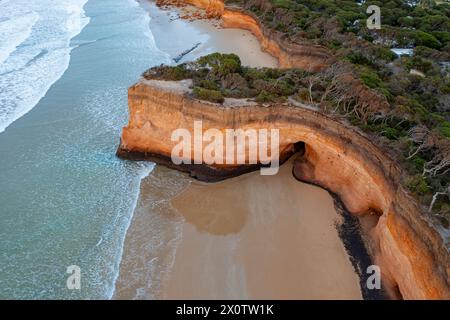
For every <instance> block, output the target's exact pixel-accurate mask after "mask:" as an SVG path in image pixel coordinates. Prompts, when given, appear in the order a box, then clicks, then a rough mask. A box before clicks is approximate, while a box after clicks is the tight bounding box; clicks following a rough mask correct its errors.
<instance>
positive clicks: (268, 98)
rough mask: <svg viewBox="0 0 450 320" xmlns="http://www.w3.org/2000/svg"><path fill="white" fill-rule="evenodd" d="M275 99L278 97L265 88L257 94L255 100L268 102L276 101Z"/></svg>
mask: <svg viewBox="0 0 450 320" xmlns="http://www.w3.org/2000/svg"><path fill="white" fill-rule="evenodd" d="M275 99H276V97H275V96H274V95H273V94H271V93H269V92H267V91H265V90H263V91H261V92H260V93H259V94H258V95H257V96H256V98H255V101H256V102H258V103H268V102H274V101H275Z"/></svg>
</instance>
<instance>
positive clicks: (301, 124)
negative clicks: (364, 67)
mask: <svg viewBox="0 0 450 320" xmlns="http://www.w3.org/2000/svg"><path fill="white" fill-rule="evenodd" d="M189 86H190V82H189V80H184V81H181V82H168V81H167V82H166V81H157V80H151V81H148V80H142V81H141V82H139V83H137V84H136V85H134V86H132V87H131V88H130V89H129V108H130V122H129V124H128V126H127V127H125V128H124V129H123V133H122V139H121V145H120V147H119V150H118V155H119V156H121V157H123V158H129V159H139V160H152V161H156V162H158V163H162V164H165V165H169V166H171V167H175V168H177V169H180V170H183V171H188V172H190V173H191V174H193V175H195V176H197V177H198V178H201V179H204V180H208V179H210V180H219V179H223V178H227V177H230V176H234V175H238V174H241V173H244V172H247V171H250V170H254V169H256V168H257V167H258V166H226V165H205V164H202V165H181V166H175V165H174V164H173V163H172V162H171V160H170V156H171V151H172V148H173V147H174V146H175V144H176V142H173V141H171V135H172V132H173V130H175V129H179V128H186V129H188V130H190V131H191V132H192V130H193V124H194V121H196V120H202V125H203V128H202V130H203V131H206V130H208V129H210V128H217V129H219V130H224V129H237V128H240V129H244V130H246V129H272V128H273V129H279V132H280V150H281V153H282V156H284V157H287V156H289V155H290V154H292V152H293V151H294V149H295V146H297V145H299V144H298V143H301V142H304V145H305V148H304V152H303V154H302V155H301V156H300V157H299V158H298V159H296V161H295V162H294V167H293V174H294V175H295V177H297V178H298V179H300V180H302V181H305V182H309V183H313V184H316V185H319V186H322V187H323V188H326V189H327V190H329V191H331V192H333V193H335V194H336V195H338V196H339V198H340V199H341V200H342V202H343V203H344V205H345V206H346V208H347V209H348V211H350V212H351V213H353V214H355V215H358V216H360V217H364V216H366V215H369V214H370V215H376V216H378V220H377V223H376V224H375V225H373V226H371V227H370V228H369V229H368V230H367V234H368V235H369V238H370V241H369V243H370V251H371V252H372V255H373V257H374V259H375V262H376V263H377V264H378V265H379V266H380V267H381V271H382V279H383V282H384V285H385V286H386V288H387V289H388V291H389V292H390V293H391V295H392V296H398V297H400V296H401V297H403V298H406V299H448V298H450V291H449V281H450V259H449V255H448V252H447V249H446V248H445V246H444V245H443V241H442V239H441V237H440V235H439V234H438V233H437V232H436V231H435V230H434V229H433V228H432V227H431V226H430V224H429V221H428V220H427V219H426V218H425V216H424V215H422V213H421V210H420V208H419V207H418V206H417V205H416V203H415V201H414V200H413V199H411V198H410V197H409V196H408V194H407V193H406V192H405V191H404V190H403V189H402V187H401V186H400V184H399V181H400V180H401V174H402V172H401V170H400V169H399V167H398V166H397V165H396V163H395V162H394V161H393V160H392V159H390V158H389V156H387V153H386V152H384V151H383V150H381V149H379V148H378V147H377V146H376V145H374V144H373V143H372V142H371V141H370V139H368V138H367V137H365V136H364V135H363V134H362V133H360V132H359V131H357V130H356V129H354V128H352V127H349V126H347V125H346V124H345V123H341V122H339V121H337V120H334V119H331V118H329V117H327V116H326V115H324V114H321V113H319V112H316V111H314V110H309V109H306V108H300V107H291V106H287V105H272V106H270V107H267V106H260V105H257V104H255V103H251V102H247V101H244V100H236V99H226V100H225V102H224V104H222V105H221V104H213V103H209V102H204V101H199V100H195V99H192V98H191V97H190V95H189V91H190V89H189ZM247 149H248V146H247Z"/></svg>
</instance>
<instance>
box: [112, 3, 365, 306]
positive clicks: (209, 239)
mask: <svg viewBox="0 0 450 320" xmlns="http://www.w3.org/2000/svg"><path fill="white" fill-rule="evenodd" d="M139 3H140V4H141V5H143V1H139ZM144 7H146V9H148V10H151V11H153V12H151V11H150V13H149V14H150V16H151V20H150V27H151V31H152V32H153V34H154V38H155V42H156V43H157V46H158V48H159V49H160V50H162V51H164V52H167V51H165V49H166V50H167V49H168V48H169V43H168V42H167V43H161V42H159V39H161V36H162V35H164V34H163V33H158V31H157V30H158V27H159V28H160V29H159V30H162V29H164V30H167V27H165V28H164V27H161V25H162V26H164V25H165V24H167V23H170V24H173V23H175V24H177V25H179V24H180V23H181V24H184V25H187V26H190V28H200V30H202V31H200V32H197V33H196V34H197V36H199V37H203V38H202V39H206V40H203V42H202V44H201V45H200V46H199V48H198V50H197V49H196V50H193V51H192V52H191V53H190V54H188V55H186V57H184V58H186V60H192V59H195V58H196V57H198V56H201V55H204V54H207V53H209V52H204V51H203V50H208V47H209V48H211V45H208V43H210V41H211V40H210V39H211V38H214V35H215V34H213V35H210V36H209V38H206V37H205V35H204V33H202V32H211V30H209V29H211V28H212V29H214V28H216V27H214V25H213V24H212V23H210V22H209V21H206V20H201V21H192V22H191V21H189V22H186V21H184V20H181V21H179V20H174V21H171V22H170V15H171V13H170V12H172V11H173V10H172V9H171V10H170V12H168V11H167V10H161V9H159V8H157V7H156V5H154V3H147V2H146V4H144ZM174 10H177V9H176V8H175V9H174ZM152 13H153V15H152ZM199 22H200V23H199ZM205 25H209V27H207V28H206V29H201V28H205ZM178 27H179V26H178ZM153 28H155V29H153ZM216 30H219V31H217V32H215V33H216V34H218V33H219V32H227V33H229V32H230V31H231V34H233V33H235V32H236V30H233V29H216ZM197 31H198V30H197ZM247 32H248V31H242V30H239V31H238V33H242V34H244V35H245V34H246V33H247ZM184 35H185V34H184ZM184 35H183V36H184ZM248 35H249V36H250V37H253V38H254V40H255V42H256V44H257V49H258V50H259V52H260V54H262V55H268V54H266V53H263V52H262V51H261V48H260V45H259V42H258V41H257V40H256V38H255V37H254V36H253V35H251V34H250V33H249V32H248ZM178 36H179V37H183V36H182V35H178ZM224 37H225V38H227V37H228V39H229V37H230V35H227V36H224ZM165 38H166V39H167V31H166V37H165ZM244 38H245V36H244ZM235 40H236V39H235V38H233V42H234V43H233V44H234V45H236V41H235ZM174 42H176V41H174ZM223 43H228V44H230V41H229V40H228V41H223ZM246 43H247V44H248V41H246ZM250 43H251V42H250ZM239 48H240V49H242V53H241V54H240V56H241V59H242V61H243V63H244V64H245V61H246V59H245V57H246V55H244V54H243V53H245V52H247V50H246V47H244V46H240V47H239ZM169 49H170V48H169ZM180 49H182V50H180ZM180 49H177V48H175V47H172V48H171V50H172V51H171V52H167V53H169V54H170V56H171V58H174V57H175V56H176V55H177V54H179V52H181V51H183V50H185V49H186V48H184V47H183V48H180ZM233 49H234V48H233ZM177 51H178V52H177ZM214 51H217V50H214ZM214 51H213V52H214ZM231 51H234V50H230V52H231ZM247 56H248V54H247ZM184 58H183V60H182V61H180V62H184ZM251 58H252V59H248V60H251V62H252V63H254V62H255V60H257V59H255V57H254V56H252V57H251ZM271 58H272V63H273V61H276V60H275V58H273V57H271ZM268 61H270V59H266V60H265V61H264V63H261V64H262V65H267V63H268ZM254 66H255V65H254ZM270 66H276V64H275V65H274V64H272V65H270ZM282 168H284V169H283V170H284V171H286V170H288V166H287V165H285V166H282ZM288 171H289V170H288ZM164 175H168V176H169V177H171V179H170V178H168V177H164ZM288 176H290V178H287V177H285V178H286V179H292V180H294V182H295V184H297V185H298V186H297V187H294V188H292V190H295V189H296V188H306V189H307V188H317V190H316V191H317V193H318V194H322V196H323V195H324V194H325V195H326V197H328V198H329V199H330V203H331V204H332V205H331V209H328V210H331V212H330V213H329V214H332V216H333V217H334V218H336V219H340V218H339V215H338V214H337V212H336V209H335V207H334V201H333V198H332V197H331V195H330V194H329V193H328V192H327V191H325V190H322V189H320V188H318V187H315V186H314V187H313V186H308V185H307V184H304V183H300V182H298V181H296V180H295V178H294V177H293V176H292V174H290V173H289V174H288ZM259 177H260V176H258V175H257V173H250V174H246V175H244V176H241V177H238V178H234V179H230V180H227V181H223V182H221V183H215V184H209V185H207V186H208V187H206V189H204V190H200V191H198V190H197V191H196V190H195V189H196V188H200V189H202V185H201V183H200V182H198V181H195V180H193V179H191V178H188V177H187V176H186V175H184V174H181V173H179V172H176V171H172V170H169V169H166V168H162V167H160V166H157V167H155V170H154V171H153V172H152V173H151V174H150V175H149V177H147V178H146V179H143V180H142V181H141V192H140V197H139V200H138V206H137V208H136V211H135V214H134V215H133V221H132V222H131V226H130V229H129V231H128V233H127V236H126V240H125V242H126V243H125V248H124V256H123V260H122V262H121V268H120V274H121V275H119V279H118V281H117V282H116V290H115V294H114V297H113V298H114V299H122V298H151V299H154V298H180V297H181V298H192V295H191V296H189V295H186V296H183V293H182V292H183V290H184V289H187V290H189V288H191V286H192V284H190V285H185V286H180V285H179V284H180V282H181V281H187V282H190V281H192V279H193V276H194V275H195V273H194V274H191V275H188V274H187V273H186V271H185V269H186V267H187V265H186V263H195V261H197V262H198V260H199V259H194V258H192V254H194V253H196V252H197V251H198V250H194V251H192V250H193V248H198V245H200V244H203V243H216V244H215V245H214V246H213V247H215V248H218V249H219V251H220V250H222V252H224V254H223V255H222V258H223V256H225V257H228V258H230V254H232V253H231V251H230V247H227V245H226V244H224V243H223V242H220V241H219V240H217V238H216V237H217V236H214V235H211V236H208V235H205V234H204V233H201V232H200V233H199V232H198V230H197V231H196V230H195V228H192V225H191V224H189V222H186V216H185V214H186V211H188V212H189V211H191V210H194V211H196V210H197V209H198V208H197V207H195V206H194V205H193V202H195V201H187V202H186V201H185V202H183V201H182V200H181V202H180V200H179V199H180V198H181V199H182V198H183V197H186V196H188V197H193V199H199V198H200V199H203V195H204V193H205V192H206V191H207V190H209V189H214V188H222V187H223V185H228V184H231V185H232V184H234V183H235V181H236V180H235V179H238V180H239V179H241V180H244V181H252V180H255V179H258V178H259ZM273 178H274V179H275V178H278V179H281V178H279V177H273ZM278 179H277V181H278ZM155 180H160V181H161V182H162V183H163V184H164V183H165V184H166V186H167V184H168V185H172V187H174V186H175V187H174V188H173V189H171V190H170V191H169V190H166V192H167V194H163V192H161V190H159V189H158V188H157V187H156V186H155V185H154V183H155ZM162 180H164V181H162ZM152 184H153V189H152V188H150V190H149V185H152ZM276 184H277V185H278V187H280V184H279V183H276ZM250 185H253V183H250ZM263 185H265V186H266V187H267V186H268V185H267V184H263ZM166 186H161V185H159V188H161V187H162V188H163V189H165V187H166ZM225 189H226V190H227V191H225V192H228V193H230V195H232V194H233V190H235V189H236V188H232V187H229V188H225ZM275 190H276V189H275ZM168 191H169V192H168ZM222 191H223V190H222ZM272 191H273V190H272ZM152 192H153V193H154V192H156V193H160V195H159V196H156V198H158V197H159V198H158V199H155V196H154V194H152ZM247 192H250V194H251V191H250V190H248V191H247ZM269 194H270V192H269ZM235 196H236V195H235ZM267 196H268V195H262V199H259V200H258V201H260V200H263V201H264V198H266V197H267ZM300 196H301V194H300ZM313 198H314V197H313ZM149 199H151V200H149ZM211 199H213V200H212V201H213V202H214V203H215V202H216V201H218V200H219V199H220V197H219V196H217V197H212V198H211ZM214 199H215V200H214ZM155 200H156V202H159V206H158V208H157V209H156V210H155V207H154V204H152V203H150V202H151V201H155ZM191 200H192V199H191ZM258 201H256V202H258ZM233 202H234V201H229V203H228V204H227V205H225V204H224V205H223V206H222V212H224V213H229V211H230V209H229V206H230V205H231V206H232V205H233ZM244 202H245V203H247V205H248V204H250V203H253V202H252V201H248V200H247V201H244ZM322 202H323V201H318V202H317V205H320V204H321V203H322ZM180 203H183V204H182V205H181V206H180ZM197 205H198V203H197ZM271 205H272V206H276V203H275V202H272V203H271ZM215 208H216V207H215ZM288 210H289V208H287V210H286V211H288ZM151 211H154V212H151ZM155 211H156V215H155ZM244 212H245V210H244ZM244 214H245V213H244ZM247 214H248V213H247ZM166 215H167V216H169V218H167V217H165V216H166ZM253 215H254V214H253ZM199 216H201V215H199ZM151 218H153V219H163V218H167V219H166V221H165V223H168V222H170V223H172V225H171V227H169V229H171V230H172V229H174V230H178V232H179V234H178V236H179V235H180V234H181V238H180V237H177V235H175V234H172V238H170V240H168V244H169V246H172V245H173V248H171V249H170V250H165V251H164V250H163V248H161V247H158V249H157V251H158V250H159V256H158V254H156V255H152V254H151V253H150V251H151V250H145V249H144V251H142V248H143V247H145V246H146V243H145V241H147V240H148V237H149V236H148V235H147V240H146V239H145V236H144V235H143V233H145V230H143V229H142V228H140V227H139V226H141V227H142V224H145V223H147V224H148V223H149V222H148V221H147V220H148V219H151ZM199 219H200V220H201V219H202V218H201V217H199ZM183 220H184V221H183ZM194 220H195V219H194ZM313 220H314V219H313ZM237 221H241V220H240V219H237ZM332 229H334V232H335V236H336V238H334V239H335V240H334V242H336V239H337V243H335V244H334V245H338V247H339V246H340V249H339V250H340V251H339V252H340V255H338V256H340V257H341V259H342V258H344V260H343V261H347V263H344V265H346V267H344V270H346V271H345V272H344V273H345V274H347V276H346V277H350V278H352V279H353V280H351V281H349V282H348V283H346V284H345V285H347V286H348V285H349V283H353V284H352V285H350V287H347V288H346V289H345V290H343V291H341V292H335V291H333V288H327V290H325V291H324V293H327V292H333V293H334V296H333V295H331V296H330V297H329V298H330V299H332V298H338V299H339V298H344V297H345V295H346V294H347V295H348V296H347V298H350V299H361V298H362V295H361V294H362V293H361V290H360V286H359V282H360V281H362V280H361V279H360V278H359V277H358V275H357V273H356V272H355V270H354V268H355V267H354V266H352V265H351V264H350V260H351V259H352V258H351V257H350V256H348V254H347V251H346V249H345V248H344V245H343V241H342V239H340V238H339V236H338V230H337V229H336V227H335V224H334V222H333V223H332ZM147 231H150V229H149V230H147ZM139 232H140V234H139ZM260 232H261V231H259V232H258V231H255V233H253V234H254V235H253V237H255V236H256V235H257V234H260ZM330 232H331V231H330ZM205 237H206V238H205ZM221 237H223V236H219V238H221ZM225 237H229V236H225ZM150 238H151V237H150ZM201 238H205V239H204V240H205V241H200V242H198V240H195V239H201ZM256 238H259V237H257V236H256ZM138 239H140V240H138ZM289 240H290V239H289ZM289 240H287V239H285V240H283V241H282V243H284V244H285V245H286V244H288V243H290V245H294V247H292V249H294V248H295V247H296V246H297V245H299V243H301V242H299V243H296V242H294V241H289ZM139 241H141V242H139ZM143 241H144V243H142V242H143ZM186 241H187V243H186ZM192 241H194V242H197V245H193V244H192V243H193V242H192ZM217 241H219V242H217ZM286 241H287V242H286ZM150 242H151V241H150ZM189 243H191V244H189ZM180 246H181V251H180ZM250 247H251V246H250ZM250 247H249V248H250ZM279 247H280V248H281V247H283V246H279ZM220 248H221V249H220ZM249 248H247V249H246V248H245V246H244V249H242V250H244V251H246V250H249ZM276 248H277V247H274V249H275V250H276ZM305 250H306V252H308V249H307V248H305ZM138 252H140V254H139V253H138ZM186 253H189V254H187V257H185V258H180V256H183V255H186ZM225 253H227V254H225ZM133 254H134V255H135V257H134V258H133V257H132V255H133ZM143 255H144V256H145V255H147V256H148V257H147V258H148V259H149V260H148V261H147V262H150V266H149V268H150V269H151V268H157V266H155V265H156V263H154V262H155V261H159V262H161V261H163V264H164V263H165V267H166V268H165V269H164V270H163V269H161V268H159V269H158V270H159V274H161V275H162V276H161V278H160V279H156V280H155V276H156V273H153V274H149V272H150V273H151V271H149V270H145V267H144V265H145V262H144V261H141V260H142V259H136V258H137V256H140V257H142V256H143ZM319 255H320V253H319ZM286 257H287V256H284V258H286ZM177 258H178V259H177ZM218 258H219V257H218ZM301 258H302V257H301V255H300V257H298V259H300V260H297V262H299V261H301V260H302V259H301ZM322 258H325V257H322ZM213 260H214V259H213ZM219 260H221V259H218V261H219ZM222 260H223V259H222ZM207 261H211V260H210V259H207ZM200 262H201V259H200ZM288 262H290V260H287V261H286V263H285V264H283V266H280V265H278V268H283V267H284V266H286V265H289V263H288ZM228 263H230V260H228ZM299 263H300V262H299ZM225 265H226V264H224V266H225ZM240 265H241V271H240V272H237V271H236V272H237V273H236V272H234V274H232V275H230V274H228V276H227V277H228V278H229V277H232V278H233V279H235V280H234V282H232V283H233V285H232V287H233V288H234V289H233V288H231V289H233V290H234V293H233V294H230V295H228V296H227V295H226V293H225V292H222V293H220V290H219V291H217V290H218V288H219V287H220V286H219V287H215V288H212V287H209V288H206V287H208V286H211V285H212V284H211V283H209V284H208V283H206V282H204V279H201V278H199V279H197V280H198V283H203V285H204V287H203V289H205V291H203V294H204V295H201V292H197V294H199V295H198V296H196V298H211V297H216V298H224V297H226V298H237V297H241V298H246V297H247V298H248V297H250V298H251V297H255V294H257V291H258V290H256V291H253V294H251V295H248V292H247V290H246V288H244V287H242V286H241V285H242V283H245V282H246V281H245V279H244V278H242V260H241V262H240ZM257 265H258V264H257ZM229 266H230V267H231V268H232V269H233V268H234V270H236V269H235V268H239V267H238V265H236V264H234V263H231V264H229ZM199 267H202V266H199ZM203 267H205V268H210V267H208V266H203ZM246 267H247V268H250V269H249V270H253V271H252V272H250V274H252V273H255V271H256V273H257V272H258V267H256V266H255V265H254V264H252V263H250V264H247V266H246ZM342 267H343V265H341V267H340V268H342ZM142 268H143V269H142ZM188 268H189V267H188ZM190 268H192V266H191V267H190ZM268 268H269V269H270V268H273V265H272V267H270V266H269V265H268ZM244 269H245V268H244ZM137 270H141V272H143V273H145V274H146V275H147V279H139V274H137V273H136V271H137ZM174 270H175V271H174ZM191 270H192V269H191ZM217 270H222V272H219V273H218V274H216V277H215V279H216V281H222V280H223V278H221V277H223V276H224V274H226V273H227V271H226V270H224V269H223V266H221V265H217V266H216V267H214V268H212V269H211V270H210V269H208V271H209V273H210V274H214V273H215V272H217ZM138 273H139V272H138ZM256 273H255V274H256ZM279 274H281V275H282V276H281V278H279V279H278V280H279V281H278V283H275V282H273V283H272V284H271V285H272V286H274V287H277V286H280V283H284V285H285V286H287V287H288V288H289V290H288V291H289V294H287V296H286V297H287V298H290V299H293V298H301V299H306V298H311V296H308V295H307V294H306V291H304V292H302V291H301V290H300V289H298V288H293V287H292V284H291V283H292V281H291V280H288V283H286V279H288V278H289V277H283V274H284V273H283V272H279ZM292 274H293V276H294V277H296V276H298V274H295V273H292ZM261 276H264V274H262V275H261ZM322 276H323V275H322ZM236 277H238V278H239V277H240V279H241V280H239V281H237V280H236V279H237V278H236ZM144 278H145V277H144ZM309 278H311V276H306V277H305V276H304V278H303V280H306V281H308V279H309ZM313 278H314V277H313ZM317 278H318V279H320V278H321V277H317ZM338 278H340V277H338ZM350 278H349V279H350ZM174 279H178V281H175V280H174ZM220 279H222V280H220ZM300 279H301V277H300ZM146 281H147V283H146ZM155 282H156V283H157V284H158V285H159V287H158V285H156V287H158V288H156V287H155ZM294 282H295V281H294ZM216 284H217V283H216ZM224 284H227V283H226V282H225V283H224ZM254 285H255V284H254V282H253V286H254ZM315 285H317V283H316V284H315ZM315 285H314V286H315ZM340 285H341V286H342V285H344V284H343V283H341V284H340ZM205 286H206V287H205ZM314 286H313V285H312V284H310V288H309V290H311V289H312V288H313V287H314ZM213 287H214V285H213ZM236 288H238V289H236ZM231 289H230V288H229V290H231ZM334 289H336V288H334ZM151 290H155V292H150V291H151ZM236 290H237V291H236ZM355 290H356V291H355ZM260 291H261V292H263V293H264V292H265V293H266V294H267V293H268V292H270V290H269V289H268V287H265V289H261V290H260ZM227 292H228V293H230V292H231V291H227ZM279 292H283V290H280V291H279ZM185 294H186V292H185ZM220 294H222V296H221V295H220ZM224 294H225V295H224ZM340 295H341V297H340ZM267 297H269V296H266V298H267ZM272 298H275V299H277V298H278V299H279V298H280V296H278V297H274V296H272ZM315 298H320V295H319V294H317V295H316V296H315Z"/></svg>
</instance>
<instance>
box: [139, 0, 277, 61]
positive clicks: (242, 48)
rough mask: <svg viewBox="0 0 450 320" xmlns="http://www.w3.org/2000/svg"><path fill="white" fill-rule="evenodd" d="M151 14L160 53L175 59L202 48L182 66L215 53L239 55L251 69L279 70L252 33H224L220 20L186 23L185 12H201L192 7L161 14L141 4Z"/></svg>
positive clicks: (144, 2)
mask: <svg viewBox="0 0 450 320" xmlns="http://www.w3.org/2000/svg"><path fill="white" fill-rule="evenodd" d="M139 2H140V4H141V5H142V6H143V7H144V8H145V9H147V10H148V11H149V12H150V16H151V20H150V29H151V30H152V33H153V37H154V39H155V42H156V44H157V46H158V48H159V49H161V50H162V51H164V52H166V53H168V54H169V55H170V57H171V58H175V57H178V56H179V55H180V54H181V53H182V52H184V51H186V50H189V49H191V48H193V47H194V46H195V45H196V44H197V43H200V45H199V46H198V47H197V48H196V49H195V50H193V51H192V52H190V53H189V54H187V55H186V56H184V57H183V59H182V60H181V61H180V62H179V63H182V62H185V61H192V60H195V59H196V58H198V57H200V56H203V55H206V54H208V53H213V52H222V53H235V54H237V55H239V57H240V58H241V60H242V63H243V64H244V65H247V66H251V67H276V66H277V64H278V62H277V59H275V58H273V57H272V56H271V55H269V54H266V53H264V52H261V47H260V44H259V42H258V40H257V39H256V38H255V37H254V36H253V35H252V34H251V33H250V32H249V31H245V30H239V29H223V28H220V27H219V24H220V23H219V22H218V21H216V20H212V21H211V20H206V19H204V20H194V21H189V20H184V19H180V18H179V16H180V15H181V16H182V15H184V11H186V10H188V11H189V12H193V11H198V10H196V9H194V8H192V7H187V8H181V9H180V8H172V9H170V10H161V9H160V8H158V7H157V6H156V5H155V4H154V2H152V1H148V0H140V1H139Z"/></svg>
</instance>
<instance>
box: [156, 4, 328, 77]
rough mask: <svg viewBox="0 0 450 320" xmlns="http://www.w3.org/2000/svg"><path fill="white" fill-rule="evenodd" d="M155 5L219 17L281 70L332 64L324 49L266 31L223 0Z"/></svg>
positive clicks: (316, 68) (319, 68) (320, 67)
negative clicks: (186, 8)
mask: <svg viewBox="0 0 450 320" xmlns="http://www.w3.org/2000/svg"><path fill="white" fill-rule="evenodd" d="M157 3H158V4H161V5H162V4H175V5H176V4H177V3H178V4H182V3H185V4H190V5H193V6H196V7H198V8H201V9H204V10H205V11H206V14H207V16H208V17H211V18H221V23H222V26H223V27H224V28H237V29H244V30H248V31H250V32H251V33H252V34H253V35H255V37H256V38H257V39H258V40H259V42H260V44H261V48H262V49H263V50H264V51H266V52H268V53H269V54H271V55H272V56H274V57H275V58H277V59H278V63H279V66H280V67H281V68H291V67H296V68H301V69H304V70H307V71H319V70H321V69H323V68H325V67H326V66H328V65H329V64H331V63H332V62H333V61H334V58H333V56H332V55H331V54H330V53H329V52H328V51H327V50H326V49H325V48H323V47H321V46H317V45H313V44H311V43H307V42H305V43H293V42H292V41H289V39H287V38H286V35H284V34H282V33H280V32H278V31H276V30H272V29H269V28H267V27H266V26H264V25H263V24H262V23H261V22H260V21H259V19H258V18H257V17H256V16H255V15H254V14H252V13H251V12H248V11H245V10H243V9H241V8H239V7H230V6H225V5H224V3H223V1H222V0H159V1H157Z"/></svg>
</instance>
